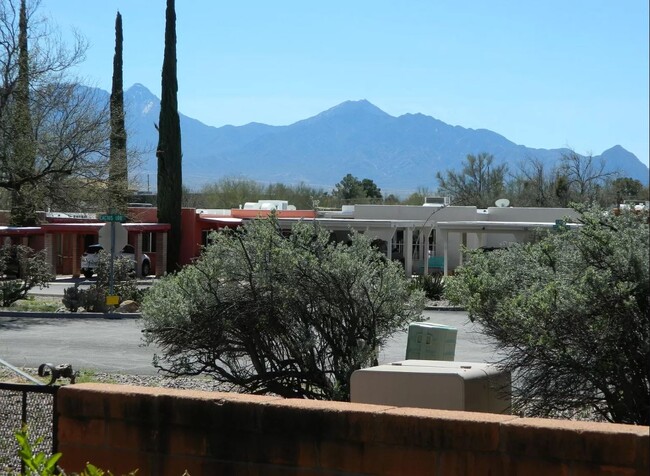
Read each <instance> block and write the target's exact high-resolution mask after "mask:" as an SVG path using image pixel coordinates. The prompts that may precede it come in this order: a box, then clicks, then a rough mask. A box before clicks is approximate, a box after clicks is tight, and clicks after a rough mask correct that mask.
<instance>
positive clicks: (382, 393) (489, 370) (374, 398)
mask: <svg viewBox="0 0 650 476" xmlns="http://www.w3.org/2000/svg"><path fill="white" fill-rule="evenodd" d="M510 390H511V389H510V373H508V372H502V371H500V370H499V369H497V368H496V367H495V366H493V365H490V364H485V363H476V362H448V361H441V360H404V361H401V362H394V363H392V364H384V365H379V366H377V367H370V368H367V369H361V370H357V371H355V372H354V373H353V374H352V378H351V381H350V400H351V401H352V402H354V403H373V404H377V405H394V406H397V407H417V408H436V409H440V410H463V411H470V412H484V413H510Z"/></svg>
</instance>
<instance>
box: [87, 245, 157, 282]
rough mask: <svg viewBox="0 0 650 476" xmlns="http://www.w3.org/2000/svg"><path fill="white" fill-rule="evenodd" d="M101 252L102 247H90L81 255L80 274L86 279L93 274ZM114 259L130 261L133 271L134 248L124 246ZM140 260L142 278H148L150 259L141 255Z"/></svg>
mask: <svg viewBox="0 0 650 476" xmlns="http://www.w3.org/2000/svg"><path fill="white" fill-rule="evenodd" d="M103 250H104V247H103V246H102V245H99V244H97V245H90V246H89V247H88V248H86V251H85V252H84V254H83V255H81V273H82V274H83V275H84V276H85V277H86V278H90V277H91V276H92V275H93V273H94V272H95V268H96V267H97V263H98V262H99V252H100V251H103ZM115 257H116V258H128V259H130V260H131V262H132V263H133V269H134V270H135V248H134V247H133V245H125V246H124V248H122V251H120V252H119V253H117V254H116V255H115ZM141 260H142V261H141V263H140V264H141V266H142V276H148V275H149V273H150V272H151V259H149V256H148V255H146V254H144V253H142V257H141Z"/></svg>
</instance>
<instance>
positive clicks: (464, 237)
mask: <svg viewBox="0 0 650 476" xmlns="http://www.w3.org/2000/svg"><path fill="white" fill-rule="evenodd" d="M460 244H461V246H460V253H459V255H460V256H459V257H458V266H462V265H463V261H464V258H465V248H467V232H464V231H463V232H461V234H460Z"/></svg>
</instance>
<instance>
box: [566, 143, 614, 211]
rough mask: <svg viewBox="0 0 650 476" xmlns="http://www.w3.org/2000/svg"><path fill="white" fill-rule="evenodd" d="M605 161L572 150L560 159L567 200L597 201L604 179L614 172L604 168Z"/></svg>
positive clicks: (612, 175)
mask: <svg viewBox="0 0 650 476" xmlns="http://www.w3.org/2000/svg"><path fill="white" fill-rule="evenodd" d="M605 165H606V164H605V161H604V160H603V159H600V160H596V159H595V158H594V157H592V156H587V157H584V156H582V155H580V154H577V153H575V152H573V151H571V152H569V153H568V154H564V155H563V156H562V158H561V160H560V172H561V174H562V176H563V177H565V178H566V182H567V183H566V187H567V188H568V190H567V193H568V196H569V200H570V201H573V202H577V203H591V202H594V203H596V202H599V201H600V199H601V198H602V197H601V192H602V188H603V186H604V185H605V183H606V181H607V180H609V179H611V178H613V177H614V176H616V172H608V171H606V170H605Z"/></svg>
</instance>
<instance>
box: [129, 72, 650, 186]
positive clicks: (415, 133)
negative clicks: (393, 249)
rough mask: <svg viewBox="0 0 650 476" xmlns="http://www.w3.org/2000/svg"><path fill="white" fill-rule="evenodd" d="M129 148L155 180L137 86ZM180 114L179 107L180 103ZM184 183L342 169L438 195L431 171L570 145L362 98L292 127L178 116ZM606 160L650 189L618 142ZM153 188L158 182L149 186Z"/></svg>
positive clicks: (147, 113)
mask: <svg viewBox="0 0 650 476" xmlns="http://www.w3.org/2000/svg"><path fill="white" fill-rule="evenodd" d="M125 105H126V110H127V121H126V123H127V130H128V134H129V136H128V140H129V142H130V143H131V144H132V145H133V146H135V147H136V148H138V149H140V150H145V151H151V152H150V153H147V154H145V157H144V158H143V159H144V163H143V166H142V172H143V173H144V174H150V175H155V173H156V159H155V154H154V153H153V151H154V150H155V147H156V144H157V142H158V133H157V131H156V129H155V128H154V124H155V123H157V122H158V117H159V113H160V100H159V99H158V98H157V97H156V96H155V95H153V94H152V93H151V92H150V91H149V90H147V88H145V87H144V86H142V85H140V84H136V85H134V86H132V87H131V88H129V89H128V90H127V91H126V92H125ZM181 108H182V105H181ZM181 138H182V142H183V181H184V183H185V185H187V186H189V187H199V186H201V185H203V184H205V183H211V182H215V181H217V180H219V179H220V178H223V177H245V178H249V179H252V180H257V181H261V182H266V183H268V182H284V183H287V184H294V183H297V182H300V181H304V182H306V183H308V184H311V185H313V186H318V187H323V188H331V187H333V185H334V184H335V183H337V182H338V181H340V179H341V178H342V177H343V176H344V175H346V174H347V173H352V174H353V175H355V176H357V177H359V178H366V177H367V178H370V179H372V180H374V181H375V183H377V185H378V186H379V187H380V188H381V189H382V190H383V191H385V192H389V193H391V192H392V193H407V192H409V191H413V190H415V189H416V188H417V187H419V186H423V187H428V188H429V189H431V190H435V189H436V187H437V181H436V180H435V174H436V172H437V171H444V170H447V169H460V167H461V162H462V161H463V160H464V159H465V157H466V156H467V154H477V153H480V152H488V153H491V154H493V155H494V156H495V158H496V159H497V160H498V161H502V162H506V163H508V164H509V165H510V166H511V168H512V169H515V168H516V166H517V164H518V163H519V162H521V161H523V160H525V159H526V158H528V157H535V158H537V159H540V160H543V161H545V162H549V163H554V162H555V161H557V160H558V159H559V158H560V157H561V155H562V154H564V153H567V152H569V150H568V149H566V148H559V149H533V148H528V147H525V146H524V145H518V144H515V143H514V142H512V141H510V140H508V139H507V138H505V137H504V136H502V135H500V134H498V133H496V132H493V131H490V130H487V129H468V128H464V127H461V126H451V125H449V124H446V123H444V122H442V121H440V120H438V119H435V118H433V117H430V116H426V115H423V114H420V113H414V114H404V115H402V116H399V117H394V116H391V115H389V114H387V113H386V112H384V111H382V110H381V109H379V108H378V107H376V106H374V105H373V104H371V103H370V102H368V101H366V100H361V101H345V102H343V103H341V104H339V105H337V106H334V107H332V108H330V109H328V110H326V111H323V112H321V113H320V114H317V115H315V116H313V117H310V118H306V119H303V120H301V121H298V122H295V123H294V124H291V125H288V126H270V125H266V124H260V123H250V124H246V125H243V126H223V127H212V126H207V125H205V124H203V123H201V122H200V121H198V120H196V119H192V118H190V117H187V116H185V115H183V114H181ZM599 157H602V158H603V159H604V160H605V161H606V164H607V168H608V170H616V169H620V170H621V172H622V175H623V176H630V177H634V178H636V179H638V180H640V181H642V182H643V183H644V184H647V183H648V167H647V166H646V165H645V164H643V163H642V162H641V161H640V160H639V159H638V158H637V157H636V156H635V155H634V154H632V153H631V152H629V151H627V150H625V149H624V148H623V147H621V146H619V145H616V146H614V147H612V148H610V149H608V150H606V151H604V152H603V153H602V154H601V155H600V156H598V157H597V158H599ZM153 183H155V180H153Z"/></svg>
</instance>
